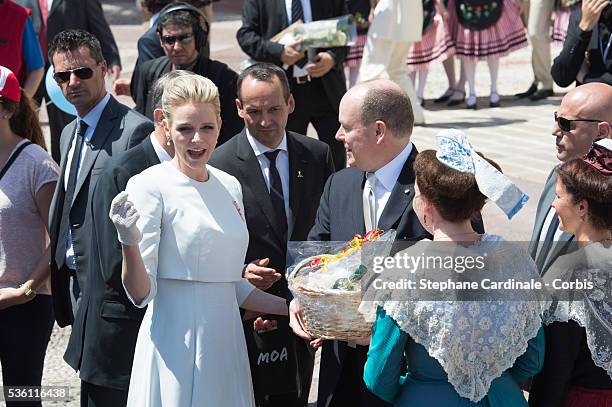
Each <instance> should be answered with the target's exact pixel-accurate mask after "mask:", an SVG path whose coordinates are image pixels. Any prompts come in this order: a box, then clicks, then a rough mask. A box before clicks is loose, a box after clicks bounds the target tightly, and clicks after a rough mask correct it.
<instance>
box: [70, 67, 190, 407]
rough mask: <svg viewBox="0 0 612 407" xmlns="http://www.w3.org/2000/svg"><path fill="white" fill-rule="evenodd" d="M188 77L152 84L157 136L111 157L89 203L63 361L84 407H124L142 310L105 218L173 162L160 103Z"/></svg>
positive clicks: (172, 153)
mask: <svg viewBox="0 0 612 407" xmlns="http://www.w3.org/2000/svg"><path fill="white" fill-rule="evenodd" d="M179 75H188V73H187V72H185V71H174V72H171V73H169V74H166V75H164V76H163V77H161V78H160V79H159V80H158V81H157V83H156V84H155V90H154V98H155V101H154V103H155V106H156V109H155V112H154V116H155V130H154V131H153V133H151V135H150V136H149V137H147V138H145V139H144V140H143V141H142V143H140V144H138V145H137V146H136V147H134V148H131V149H129V150H128V151H126V152H124V153H121V154H119V155H118V156H116V157H112V158H111V160H110V161H109V162H108V164H107V166H106V169H105V170H104V172H103V173H102V174H101V175H100V178H99V180H98V182H97V184H96V187H95V189H94V192H93V194H92V198H91V218H92V236H91V239H92V240H91V256H90V260H89V269H88V279H87V287H85V288H84V290H83V299H82V301H81V305H80V307H79V309H78V310H77V314H76V316H75V320H74V323H73V324H72V332H71V334H70V340H69V341H68V348H67V349H66V353H65V354H64V360H66V362H67V363H68V364H69V365H70V366H71V367H72V368H73V369H74V370H78V371H79V377H80V379H81V380H82V387H83V388H84V389H85V394H86V397H82V398H81V405H82V406H84V407H87V406H93V405H98V406H100V405H102V406H111V405H112V406H125V404H126V402H127V394H128V388H129V383H130V373H131V371H132V361H133V359H134V348H135V346H136V338H137V336H138V329H139V327H140V322H141V321H142V317H143V316H144V312H145V309H141V308H136V307H135V306H134V305H133V304H132V302H131V301H130V300H129V299H128V298H127V296H126V294H125V290H124V288H123V284H122V282H121V264H122V260H123V256H122V253H121V243H119V241H118V240H117V232H116V229H115V226H114V225H113V223H112V222H111V220H110V218H109V216H108V214H109V211H110V205H111V202H112V200H113V198H114V197H115V196H117V194H118V193H119V192H121V191H123V190H125V186H126V185H127V182H128V181H129V179H130V178H131V177H132V176H134V175H136V174H140V173H141V172H142V171H143V170H145V169H146V168H149V167H151V166H153V165H156V164H159V163H160V162H163V161H169V160H170V159H171V158H172V156H174V147H173V145H172V143H169V142H167V140H166V134H165V132H164V129H163V127H162V120H163V112H162V108H161V97H162V94H163V90H164V84H165V83H166V82H167V80H168V79H171V78H172V77H175V76H179Z"/></svg>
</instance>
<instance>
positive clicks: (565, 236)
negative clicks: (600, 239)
mask: <svg viewBox="0 0 612 407" xmlns="http://www.w3.org/2000/svg"><path fill="white" fill-rule="evenodd" d="M556 184H557V174H556V173H555V172H554V171H551V173H550V174H549V175H548V178H547V179H546V183H545V184H544V190H543V191H542V195H540V200H539V201H538V209H537V211H536V218H535V221H534V225H533V232H532V234H531V241H530V243H529V255H530V256H531V258H532V259H533V260H534V261H535V262H536V266H538V270H539V271H540V274H541V275H544V274H545V273H546V271H547V270H548V268H549V267H550V265H551V264H552V263H553V262H554V261H555V260H556V259H557V258H558V257H559V256H561V255H562V254H565V253H567V252H568V250H571V249H572V247H573V246H574V245H572V244H571V243H572V241H573V240H574V235H572V234H571V233H567V232H562V233H561V235H560V236H559V241H558V242H551V243H548V244H545V243H543V242H540V235H541V233H542V228H543V227H544V221H545V220H546V215H547V214H548V211H549V210H550V206H551V204H552V202H553V201H554V200H555V196H556V192H555V185H556ZM544 233H546V232H544ZM574 248H575V247H574ZM540 253H543V254H542V255H540ZM548 253H550V254H548Z"/></svg>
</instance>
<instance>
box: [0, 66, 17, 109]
mask: <svg viewBox="0 0 612 407" xmlns="http://www.w3.org/2000/svg"><path fill="white" fill-rule="evenodd" d="M0 97H2V98H4V99H7V100H10V101H12V102H15V103H19V100H20V99H21V89H20V88H19V81H18V80H17V77H16V76H15V74H14V73H13V72H12V71H11V70H10V69H8V68H7V67H5V66H1V65H0Z"/></svg>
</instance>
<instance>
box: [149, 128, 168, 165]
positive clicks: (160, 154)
mask: <svg viewBox="0 0 612 407" xmlns="http://www.w3.org/2000/svg"><path fill="white" fill-rule="evenodd" d="M149 137H150V139H151V144H153V150H155V154H156V155H157V158H158V159H159V162H160V163H163V162H166V161H170V160H172V157H170V154H168V152H167V151H166V150H164V147H163V146H162V145H161V144H159V141H157V137H155V132H153V133H151V135H150V136H149Z"/></svg>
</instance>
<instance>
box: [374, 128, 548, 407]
mask: <svg viewBox="0 0 612 407" xmlns="http://www.w3.org/2000/svg"><path fill="white" fill-rule="evenodd" d="M437 143H438V148H439V149H438V152H437V153H436V152H435V151H433V150H428V151H424V152H422V153H420V154H419V155H418V156H417V158H416V160H415V163H414V170H415V175H416V182H415V187H414V188H415V197H414V202H413V206H414V210H415V212H416V214H417V216H418V217H419V221H420V222H421V224H422V225H423V226H424V227H425V228H426V229H427V230H428V231H429V232H430V233H431V234H432V235H433V241H434V242H436V243H432V242H429V243H425V242H420V243H417V245H415V246H413V247H412V248H409V249H407V250H406V251H405V252H408V253H410V251H411V250H412V252H413V253H416V252H415V251H414V250H417V251H418V252H419V253H422V252H423V251H422V250H420V249H415V247H419V245H421V244H425V245H427V244H428V245H430V247H432V251H434V252H439V251H440V250H445V249H444V248H447V247H448V246H445V245H448V244H449V243H446V244H444V243H437V242H440V241H447V242H451V243H450V244H453V243H452V242H462V243H461V245H459V244H454V246H455V248H454V249H453V250H454V251H456V250H457V248H459V250H464V249H465V250H473V249H474V250H475V252H481V253H482V252H486V253H488V256H487V262H486V269H485V272H486V277H489V278H491V280H493V279H494V278H501V277H504V278H514V277H516V278H517V279H520V280H527V281H528V280H529V279H531V278H534V279H536V280H537V279H538V278H539V277H538V273H537V269H536V266H535V264H534V263H533V261H532V260H531V258H529V256H528V255H527V254H526V253H525V252H524V251H523V250H522V249H520V248H518V247H517V246H515V245H512V244H510V243H508V242H504V241H503V240H502V239H501V238H500V237H499V236H494V235H487V234H484V235H479V234H477V233H476V232H475V231H474V230H473V229H472V225H471V219H472V218H473V217H474V215H476V214H478V213H479V212H480V210H481V209H482V207H483V205H484V203H485V200H486V198H487V197H489V198H491V199H492V200H494V201H495V202H496V204H497V205H498V206H499V207H500V208H501V209H502V210H504V212H506V214H507V215H508V217H509V218H510V217H512V216H513V215H514V214H515V213H516V212H517V211H518V210H520V208H521V207H522V206H523V205H524V203H525V202H526V200H527V196H526V195H524V194H523V193H522V192H521V191H520V190H519V189H518V188H516V187H515V186H514V185H513V184H512V183H511V182H510V181H509V180H508V179H507V178H506V177H505V176H503V175H502V174H501V173H500V172H499V171H498V169H497V168H495V167H497V165H496V164H494V163H492V162H489V161H487V160H486V159H484V158H483V157H481V156H480V155H478V154H477V153H476V152H475V151H474V150H473V149H472V147H471V146H470V144H469V142H468V141H467V138H466V137H465V135H464V134H463V133H461V132H459V131H457V130H446V131H443V132H442V133H440V134H439V135H438V136H437ZM494 166H495V167H494ZM477 180H478V181H477ZM400 254H401V253H400ZM383 273H384V272H383ZM404 273H405V272H404ZM428 273H432V271H431V270H429V271H428ZM453 273H454V274H455V277H456V276H457V273H456V272H455V271H452V270H451V271H447V274H445V275H444V277H443V280H446V279H447V278H452V277H453V276H452V274H453ZM415 276H416V279H415V281H418V278H420V277H423V276H428V274H427V273H423V272H422V270H421V271H417V272H416V273H415V274H412V277H411V278H415ZM429 276H431V274H429ZM482 276H483V275H482V274H481V275H480V277H479V278H482ZM404 277H405V274H404ZM461 278H462V279H463V280H465V279H466V278H469V277H467V273H465V274H462V277H461ZM455 280H457V279H456V278H455ZM441 281H442V280H441ZM411 293H412V294H410V295H407V297H404V298H403V300H398V292H397V290H395V291H392V292H388V293H384V292H378V293H377V294H374V295H375V296H376V297H374V299H376V300H377V301H376V302H375V304H376V305H377V308H376V320H375V323H374V327H373V329H372V337H371V341H370V349H369V352H368V359H367V362H366V365H365V368H364V381H365V383H366V386H367V387H368V389H369V390H370V391H372V392H373V393H374V394H376V395H377V396H378V397H380V398H382V399H383V400H385V401H387V402H389V403H392V404H394V405H395V406H410V407H419V406H427V407H432V406H435V407H446V406H453V407H455V406H490V407H516V406H527V402H526V401H525V398H524V397H523V393H522V390H521V388H520V386H519V383H520V382H523V381H525V380H527V379H529V378H530V377H532V376H533V375H535V374H536V373H538V372H539V371H540V369H541V367H542V364H543V360H544V334H543V330H542V326H541V317H540V314H541V312H542V311H543V309H544V307H545V306H546V302H545V301H539V300H538V299H539V298H538V297H536V296H535V295H534V294H533V293H532V292H530V293H529V294H523V297H520V298H518V299H515V300H513V301H507V300H506V301H504V300H496V301H492V300H491V299H493V298H496V297H495V296H496V295H497V294H493V297H489V299H488V300H487V301H475V300H474V298H467V297H463V299H469V300H470V301H450V300H448V299H450V298H457V297H444V296H443V295H442V294H440V293H438V296H437V297H435V298H434V297H432V296H431V295H430V294H426V293H424V292H418V291H414V290H413V291H412V292H411ZM450 294H451V293H449V294H448V295H450ZM452 294H453V295H464V294H461V293H459V292H454V293H452ZM411 295H412V296H413V297H410V296H411ZM530 296H532V297H530ZM528 297H529V299H530V301H527V299H528ZM407 298H408V300H407ZM445 298H446V299H447V300H446V301H444V299H445ZM505 298H506V297H504V299H505ZM370 299H373V298H372V297H371V298H370ZM496 299H497V298H496ZM499 299H501V298H499ZM425 300H427V301H425ZM364 303H365V302H364ZM364 303H362V306H363V305H364ZM365 308H367V307H365ZM404 372H406V373H405V374H404Z"/></svg>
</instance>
